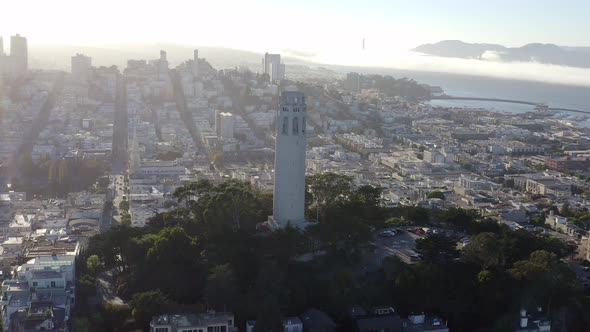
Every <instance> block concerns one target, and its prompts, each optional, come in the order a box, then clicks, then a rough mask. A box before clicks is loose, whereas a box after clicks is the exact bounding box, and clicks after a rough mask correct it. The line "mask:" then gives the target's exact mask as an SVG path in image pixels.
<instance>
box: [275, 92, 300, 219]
mask: <svg viewBox="0 0 590 332" xmlns="http://www.w3.org/2000/svg"><path fill="white" fill-rule="evenodd" d="M306 107H307V106H306V103H305V96H304V95H303V93H302V92H297V91H285V92H283V93H282V94H281V97H280V105H279V110H278V113H277V125H276V147H275V183H274V201H273V220H274V221H275V222H276V224H277V226H278V227H285V226H287V224H291V225H294V226H297V225H300V224H302V223H303V222H305V149H306V141H307V140H306V137H305V135H306V134H305V125H306V123H305V122H306V119H305V116H306Z"/></svg>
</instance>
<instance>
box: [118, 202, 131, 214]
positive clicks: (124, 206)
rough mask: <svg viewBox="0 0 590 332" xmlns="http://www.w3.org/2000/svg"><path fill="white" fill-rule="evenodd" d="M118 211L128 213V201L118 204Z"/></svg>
mask: <svg viewBox="0 0 590 332" xmlns="http://www.w3.org/2000/svg"><path fill="white" fill-rule="evenodd" d="M119 210H121V211H125V212H127V211H129V201H127V200H123V201H121V202H120V203H119Z"/></svg>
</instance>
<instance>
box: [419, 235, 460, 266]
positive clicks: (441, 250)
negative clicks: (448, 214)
mask: <svg viewBox="0 0 590 332" xmlns="http://www.w3.org/2000/svg"><path fill="white" fill-rule="evenodd" d="M416 252H418V253H419V254H420V255H422V258H423V259H424V260H425V261H429V262H433V263H445V262H448V261H449V260H451V259H454V258H456V257H458V256H459V252H458V250H457V241H456V240H455V239H453V238H450V237H447V236H444V235H440V234H431V235H429V236H428V237H425V238H423V239H418V240H416Z"/></svg>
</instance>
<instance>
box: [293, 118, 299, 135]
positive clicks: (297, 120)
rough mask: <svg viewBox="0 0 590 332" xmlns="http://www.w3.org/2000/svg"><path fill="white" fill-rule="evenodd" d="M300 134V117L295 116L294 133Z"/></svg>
mask: <svg viewBox="0 0 590 332" xmlns="http://www.w3.org/2000/svg"><path fill="white" fill-rule="evenodd" d="M297 134H299V119H297V117H294V118H293V135H297Z"/></svg>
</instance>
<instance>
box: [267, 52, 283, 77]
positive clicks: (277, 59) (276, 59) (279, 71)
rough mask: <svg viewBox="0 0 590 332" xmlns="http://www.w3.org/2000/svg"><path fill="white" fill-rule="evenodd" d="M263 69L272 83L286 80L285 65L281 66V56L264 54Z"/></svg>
mask: <svg viewBox="0 0 590 332" xmlns="http://www.w3.org/2000/svg"><path fill="white" fill-rule="evenodd" d="M262 69H263V70H264V74H268V76H269V78H270V80H271V81H278V80H284V79H285V65H284V64H281V55H280V54H270V53H264V58H263V59H262Z"/></svg>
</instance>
